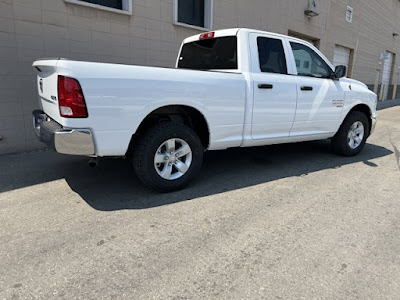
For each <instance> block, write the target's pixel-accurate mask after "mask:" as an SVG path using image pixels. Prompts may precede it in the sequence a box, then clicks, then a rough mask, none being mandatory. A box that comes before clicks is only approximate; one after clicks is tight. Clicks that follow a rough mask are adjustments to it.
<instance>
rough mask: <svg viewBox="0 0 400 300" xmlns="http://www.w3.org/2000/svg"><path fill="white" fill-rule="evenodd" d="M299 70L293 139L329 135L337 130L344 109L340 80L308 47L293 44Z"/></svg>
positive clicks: (296, 78)
mask: <svg viewBox="0 0 400 300" xmlns="http://www.w3.org/2000/svg"><path fill="white" fill-rule="evenodd" d="M290 46H291V48H292V51H293V56H294V60H295V64H296V68H297V76H294V77H295V80H296V83H297V94H298V97H297V110H296V117H295V119H294V123H293V128H292V129H291V131H290V136H301V135H319V134H329V133H332V132H334V131H336V130H337V127H338V122H339V121H340V119H341V115H342V110H343V105H344V91H343V88H342V86H341V84H340V81H339V80H333V79H331V78H330V77H331V74H332V72H333V70H332V69H331V67H330V66H328V64H327V63H326V62H325V61H324V59H323V58H322V57H321V56H320V55H319V54H318V53H317V52H315V51H314V50H313V49H312V48H310V47H309V46H307V45H305V44H302V43H299V42H297V41H296V42H293V41H292V42H290Z"/></svg>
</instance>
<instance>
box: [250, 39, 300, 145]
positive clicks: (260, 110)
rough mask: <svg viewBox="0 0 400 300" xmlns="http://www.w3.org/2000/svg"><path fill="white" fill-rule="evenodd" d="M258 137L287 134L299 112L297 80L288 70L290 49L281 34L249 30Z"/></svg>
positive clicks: (254, 124)
mask: <svg viewBox="0 0 400 300" xmlns="http://www.w3.org/2000/svg"><path fill="white" fill-rule="evenodd" d="M249 38H250V49H251V58H252V59H251V65H252V68H253V69H252V81H253V85H254V86H253V89H254V99H253V108H252V109H253V115H252V132H251V136H252V138H253V139H255V140H262V139H273V138H282V137H288V136H289V132H290V129H291V127H292V125H293V121H294V117H295V112H296V98H297V92H296V81H295V80H293V78H292V77H291V76H289V75H287V74H288V65H287V61H286V58H287V53H286V52H285V51H286V50H285V47H284V46H283V45H284V41H283V40H282V39H281V38H279V37H274V36H269V35H263V34H258V33H252V34H250V37H249Z"/></svg>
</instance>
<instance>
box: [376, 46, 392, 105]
mask: <svg viewBox="0 0 400 300" xmlns="http://www.w3.org/2000/svg"><path fill="white" fill-rule="evenodd" d="M383 58H384V60H383V70H382V84H381V91H380V93H379V99H381V100H382V99H383V100H386V99H387V98H388V90H389V85H390V77H391V74H392V64H393V55H392V53H390V52H386V53H385V55H384V57H383Z"/></svg>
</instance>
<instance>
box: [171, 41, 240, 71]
mask: <svg viewBox="0 0 400 300" xmlns="http://www.w3.org/2000/svg"><path fill="white" fill-rule="evenodd" d="M178 68H181V69H194V70H236V69H237V68H238V62H237V38H236V36H228V37H221V38H215V39H206V40H200V41H196V42H192V43H188V44H185V45H183V47H182V51H181V55H180V57H179V62H178Z"/></svg>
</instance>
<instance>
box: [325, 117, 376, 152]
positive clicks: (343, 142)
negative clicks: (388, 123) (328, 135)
mask: <svg viewBox="0 0 400 300" xmlns="http://www.w3.org/2000/svg"><path fill="white" fill-rule="evenodd" d="M368 134H369V122H368V119H367V116H366V115H365V114H364V113H362V112H359V111H353V112H351V113H350V114H349V115H348V116H347V117H346V119H345V120H344V121H343V124H342V125H341V126H340V128H339V131H338V132H337V133H336V135H335V136H334V137H333V138H332V148H333V151H334V152H335V153H337V154H341V155H344V156H355V155H357V154H358V153H360V152H361V150H362V149H363V148H364V146H365V142H366V140H367V137H368Z"/></svg>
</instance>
